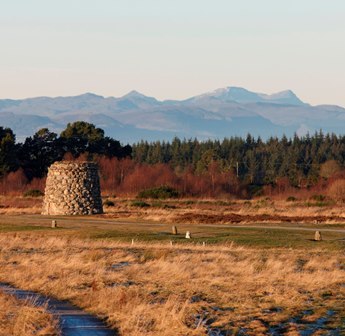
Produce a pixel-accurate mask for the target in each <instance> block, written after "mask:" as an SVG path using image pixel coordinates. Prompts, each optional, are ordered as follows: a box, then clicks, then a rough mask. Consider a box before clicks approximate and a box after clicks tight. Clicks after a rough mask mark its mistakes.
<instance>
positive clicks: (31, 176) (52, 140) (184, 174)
mask: <svg viewBox="0 0 345 336" xmlns="http://www.w3.org/2000/svg"><path fill="white" fill-rule="evenodd" d="M66 158H68V159H72V160H94V161H97V162H98V163H99V166H100V170H101V183H102V188H103V190H106V191H109V193H111V194H114V193H129V194H137V193H138V192H140V191H142V190H145V189H149V188H159V187H162V186H166V187H169V188H174V190H175V189H176V190H177V191H178V192H179V193H180V195H191V196H222V195H237V196H239V197H248V196H251V195H259V194H260V193H266V194H267V193H269V194H270V193H274V192H277V193H284V192H285V193H286V192H288V191H290V190H293V189H295V190H297V189H299V190H301V189H310V188H315V189H322V190H323V189H324V188H326V186H327V185H331V184H332V185H333V186H335V185H338V186H339V185H340V184H339V183H338V184H335V181H338V180H340V179H343V178H344V179H345V171H344V164H345V136H337V135H335V134H326V135H324V134H323V133H322V132H321V131H320V132H318V133H315V134H314V135H312V136H310V135H307V136H305V137H298V136H297V135H295V136H294V137H293V138H291V139H288V138H286V137H285V136H284V137H282V138H281V139H278V138H277V137H272V138H269V139H268V140H266V141H263V140H262V139H261V138H257V139H255V138H253V137H252V136H251V135H248V136H247V137H246V138H245V139H244V138H240V137H231V138H226V139H224V140H222V141H220V140H208V141H199V140H197V139H188V140H187V139H184V140H181V139H178V138H174V139H173V140H172V141H171V142H165V141H156V142H151V143H149V142H146V141H141V142H140V143H136V144H134V145H133V146H132V147H131V146H129V145H127V146H122V145H121V144H120V142H119V141H117V140H114V139H112V138H110V137H106V136H105V135H104V131H103V130H102V129H100V128H96V127H95V126H94V125H93V124H89V123H87V122H83V121H78V122H75V123H71V124H68V125H67V127H66V129H65V130H64V131H63V132H61V134H60V136H58V135H57V134H56V133H53V132H51V131H49V130H48V129H47V128H44V129H41V130H39V131H38V132H36V133H35V134H34V135H33V136H32V137H28V138H27V139H26V140H25V141H24V143H22V144H16V143H15V135H14V134H13V132H12V131H11V130H10V129H8V128H3V127H0V189H1V191H2V192H7V191H8V190H9V189H11V188H15V189H16V190H22V189H23V188H24V187H23V186H26V185H30V187H31V188H32V189H42V186H44V178H45V176H46V173H47V169H48V167H49V166H50V165H51V164H52V163H53V162H55V161H58V160H62V159H66ZM1 185H2V187H1ZM5 185H6V187H5ZM333 189H335V187H333ZM338 189H339V188H338ZM338 189H337V190H338ZM333 193H336V192H335V191H333Z"/></svg>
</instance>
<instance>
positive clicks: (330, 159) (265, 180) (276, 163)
mask: <svg viewBox="0 0 345 336" xmlns="http://www.w3.org/2000/svg"><path fill="white" fill-rule="evenodd" d="M132 150H133V153H132V157H133V159H134V160H135V161H137V162H140V163H148V164H155V163H166V164H169V165H170V166H171V167H173V168H174V169H175V170H178V171H184V170H186V169H189V170H191V171H193V172H195V173H196V174H199V175H202V174H204V173H205V172H207V171H209V170H212V169H213V170H217V171H221V172H231V173H232V174H235V175H236V176H237V177H238V179H239V180H240V181H242V182H244V183H246V184H248V185H275V184H276V183H277V182H279V180H281V179H287V180H288V182H289V183H290V185H292V186H295V187H302V186H307V187H308V186H312V185H314V184H315V183H317V182H318V181H319V179H320V178H328V177H330V176H331V175H333V174H335V173H338V172H339V171H341V169H342V167H343V166H344V163H345V136H337V135H335V134H323V133H322V131H320V132H316V133H315V134H314V135H309V134H308V135H306V136H304V137H299V136H297V135H295V136H294V137H293V138H287V137H286V136H283V137H282V138H277V137H271V138H269V139H267V140H266V141H263V140H262V139H261V138H260V137H259V138H256V139H255V138H254V137H252V136H251V135H250V134H248V136H247V137H246V138H245V139H244V138H240V137H231V138H225V139H223V140H222V141H220V140H208V141H198V140H197V139H184V140H181V139H178V138H174V139H173V140H172V141H171V142H161V141H156V142H151V143H148V142H146V141H141V142H139V143H136V144H134V145H133V147H132Z"/></svg>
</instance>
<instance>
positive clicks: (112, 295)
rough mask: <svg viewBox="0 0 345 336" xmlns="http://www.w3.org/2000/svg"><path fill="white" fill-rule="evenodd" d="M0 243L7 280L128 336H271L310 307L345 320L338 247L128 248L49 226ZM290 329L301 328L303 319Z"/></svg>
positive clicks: (344, 261)
mask: <svg viewBox="0 0 345 336" xmlns="http://www.w3.org/2000/svg"><path fill="white" fill-rule="evenodd" d="M0 247H1V248H0V249H1V250H0V269H1V273H0V281H8V282H11V283H13V284H14V285H16V286H18V287H20V288H25V289H30V290H36V291H41V292H43V293H45V294H48V295H53V296H56V297H58V298H61V299H69V300H71V301H73V302H74V303H76V304H77V305H79V306H80V307H84V308H86V309H87V310H89V311H92V312H94V313H96V314H97V315H99V316H100V317H105V318H106V319H107V321H108V323H109V324H110V325H111V326H112V327H114V328H117V329H119V332H120V334H121V335H130V336H134V335H135V336H139V335H161V336H170V335H171V336H178V335H181V336H186V335H205V334H206V333H207V332H209V331H210V330H216V328H219V329H220V330H223V331H224V332H228V333H229V335H232V334H236V333H237V332H239V330H241V328H246V332H247V334H248V335H265V334H267V332H268V328H269V327H270V326H272V325H278V324H279V323H281V322H286V321H288V319H289V318H291V317H294V316H297V315H299V314H302V315H303V313H302V312H303V311H305V310H307V309H308V310H312V311H313V315H312V317H310V316H309V318H311V319H313V318H314V319H317V318H318V317H320V316H323V315H324V314H325V313H326V311H327V310H328V309H333V310H334V311H335V312H336V314H335V315H334V317H333V318H332V319H333V321H332V323H334V325H340V324H341V319H342V318H344V309H343V308H344V299H345V286H344V283H345V270H344V268H345V266H344V265H345V256H344V254H343V253H339V251H337V252H331V251H323V250H316V251H312V252H307V251H303V250H299V251H297V250H289V249H279V250H278V249H271V250H263V249H249V248H242V247H231V246H229V247H226V246H215V247H212V246H207V247H206V248H205V247H202V246H193V245H180V246H179V245H175V246H172V247H171V246H169V245H168V244H167V243H166V242H165V243H164V244H163V243H157V244H153V243H136V244H134V246H131V245H129V244H126V243H120V242H110V241H91V240H82V239H76V238H68V237H62V236H61V237H52V236H49V237H47V236H45V235H44V234H42V233H16V234H9V233H6V234H5V233H4V234H1V236H0ZM284 333H285V334H286V335H294V334H296V326H294V325H290V326H289V327H288V328H287V329H286V331H285V332H284ZM282 334H283V333H282ZM296 335H297V334H296Z"/></svg>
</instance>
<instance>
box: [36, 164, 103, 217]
mask: <svg viewBox="0 0 345 336" xmlns="http://www.w3.org/2000/svg"><path fill="white" fill-rule="evenodd" d="M99 213H103V206H102V199H101V189H100V183H99V176H98V166H97V164H95V163H92V162H70V161H62V162H55V163H54V164H52V165H51V166H50V168H49V171H48V176H47V182H46V189H45V196H44V202H43V210H42V214H43V215H91V214H99Z"/></svg>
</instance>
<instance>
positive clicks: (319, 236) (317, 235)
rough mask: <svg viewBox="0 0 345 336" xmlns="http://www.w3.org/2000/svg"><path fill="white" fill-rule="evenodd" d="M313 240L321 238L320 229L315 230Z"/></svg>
mask: <svg viewBox="0 0 345 336" xmlns="http://www.w3.org/2000/svg"><path fill="white" fill-rule="evenodd" d="M314 240H315V241H321V240H322V236H321V232H320V231H316V232H315V237H314Z"/></svg>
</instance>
